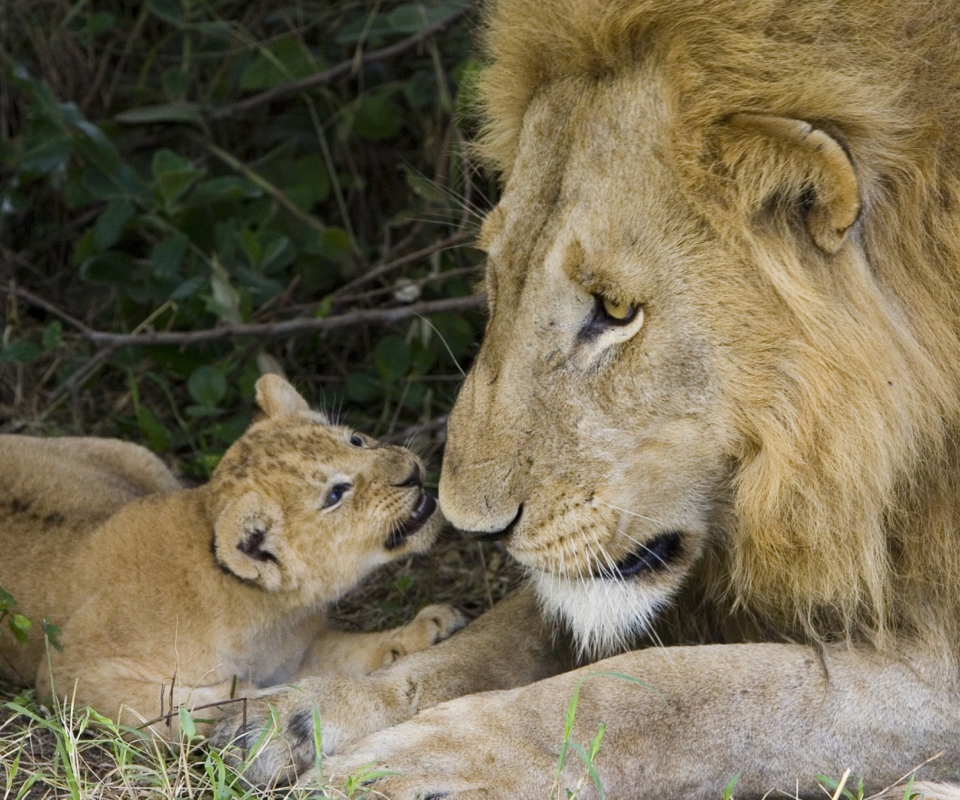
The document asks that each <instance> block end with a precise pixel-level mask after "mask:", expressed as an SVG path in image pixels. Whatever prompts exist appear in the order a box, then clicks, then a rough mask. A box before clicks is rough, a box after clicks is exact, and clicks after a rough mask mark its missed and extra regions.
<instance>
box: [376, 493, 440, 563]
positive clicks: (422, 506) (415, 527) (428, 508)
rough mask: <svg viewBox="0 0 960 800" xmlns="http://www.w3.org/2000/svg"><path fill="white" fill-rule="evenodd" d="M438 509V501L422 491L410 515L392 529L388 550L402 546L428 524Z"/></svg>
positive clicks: (388, 540) (388, 538) (388, 539)
mask: <svg viewBox="0 0 960 800" xmlns="http://www.w3.org/2000/svg"><path fill="white" fill-rule="evenodd" d="M436 510H437V501H436V500H434V499H433V498H432V497H431V496H430V495H428V494H427V493H426V492H421V494H420V499H419V500H417V504H416V505H415V506H414V507H413V511H412V512H411V514H410V516H409V517H407V519H405V520H404V521H403V522H400V523H398V524H397V525H396V526H394V528H393V530H392V531H390V535H389V536H388V537H387V550H395V549H396V548H398V547H400V545H402V544H403V543H404V542H405V541H407V539H409V538H410V537H411V536H413V535H414V534H415V533H416V532H417V531H419V530H420V529H421V528H422V527H423V526H424V525H426V524H427V521H428V520H429V519H430V517H432V516H433V512H434V511H436Z"/></svg>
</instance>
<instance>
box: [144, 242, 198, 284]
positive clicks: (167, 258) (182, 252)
mask: <svg viewBox="0 0 960 800" xmlns="http://www.w3.org/2000/svg"><path fill="white" fill-rule="evenodd" d="M189 248H190V240H189V239H187V237H186V236H184V235H183V234H182V233H180V232H177V233H174V234H172V235H170V236H168V237H167V238H166V239H164V240H163V241H161V242H157V244H155V245H154V247H153V251H152V252H151V253H150V264H151V265H152V266H153V273H154V275H156V276H157V277H159V278H171V277H173V276H174V275H176V274H177V270H178V269H179V268H180V265H181V264H182V263H183V259H184V257H185V256H186V255H187V250H188V249H189Z"/></svg>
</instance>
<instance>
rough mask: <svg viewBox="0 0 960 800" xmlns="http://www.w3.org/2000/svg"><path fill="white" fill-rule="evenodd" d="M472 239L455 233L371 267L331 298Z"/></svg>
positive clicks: (334, 293)
mask: <svg viewBox="0 0 960 800" xmlns="http://www.w3.org/2000/svg"><path fill="white" fill-rule="evenodd" d="M474 238H475V234H474V233H472V232H468V231H461V232H460V233H455V234H453V235H452V236H448V237H447V238H446V239H441V240H440V241H439V242H434V243H433V244H431V245H427V246H426V247H423V248H421V249H420V250H416V251H415V252H413V253H407V255H405V256H400V258H397V259H394V260H393V261H390V262H388V263H386V264H380V265H379V266H376V267H373V269H370V270H368V271H367V272H364V273H363V274H362V275H360V276H358V277H356V278H354V279H353V280H352V281H350V282H349V283H345V284H343V286H341V287H340V288H339V289H337V290H336V291H334V292H333V293H332V295H331V296H332V297H333V298H334V299H336V298H339V297H341V296H342V295H343V294H345V293H346V292H348V291H350V290H351V289H353V288H355V287H357V286H360V285H361V284H364V283H367V282H368V281H371V280H373V279H374V278H377V277H379V276H380V275H383V274H384V273H387V272H391V271H392V270H395V269H399V268H400V267H403V266H406V265H407V264H412V263H413V262H414V261H420V260H421V259H423V258H426V257H427V256H429V255H432V254H433V253H436V252H437V251H438V250H447V249H449V248H451V247H456V246H457V245H461V244H463V243H464V242H469V241H472V240H473V239H474Z"/></svg>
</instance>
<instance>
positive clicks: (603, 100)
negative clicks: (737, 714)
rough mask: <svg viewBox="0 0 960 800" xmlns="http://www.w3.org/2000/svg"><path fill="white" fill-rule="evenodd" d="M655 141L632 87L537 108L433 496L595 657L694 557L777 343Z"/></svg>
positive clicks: (639, 93)
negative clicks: (743, 385) (480, 334)
mask: <svg viewBox="0 0 960 800" xmlns="http://www.w3.org/2000/svg"><path fill="white" fill-rule="evenodd" d="M626 96H629V102H624V98H625V97H626ZM572 98H577V99H576V100H573V99H572ZM666 136H667V125H666V121H665V111H664V109H663V108H662V105H661V103H660V102H659V100H658V96H657V94H656V92H655V90H654V89H652V88H649V89H642V88H641V84H640V83H639V82H633V83H631V84H629V85H625V84H624V82H619V83H615V84H614V85H612V86H608V87H607V88H602V87H601V88H595V89H592V90H588V89H586V88H583V89H582V90H581V89H580V88H579V87H573V88H571V87H560V88H558V89H557V90H556V91H554V92H552V93H551V92H544V93H542V94H541V95H540V97H539V98H538V99H537V100H535V101H534V103H533V104H532V105H531V107H530V109H529V110H528V112H527V114H526V116H525V118H524V127H523V131H522V134H521V139H520V150H519V156H518V158H517V160H516V163H515V165H514V167H513V170H512V172H511V175H510V179H509V181H508V183H507V185H506V187H505V192H504V195H503V199H502V202H501V203H500V205H499V206H498V207H497V208H496V209H495V210H494V211H493V212H492V213H491V214H490V216H489V217H488V219H487V221H486V223H485V225H484V228H483V231H482V233H481V237H480V239H481V245H482V246H483V247H484V248H485V249H486V250H487V252H488V255H489V258H488V263H487V274H486V289H487V294H488V298H489V306H490V314H491V316H490V321H489V325H488V328H487V332H486V337H485V340H484V342H483V346H482V349H481V351H480V353H479V356H478V359H477V361H476V363H475V365H474V367H473V370H472V372H471V373H470V375H469V376H468V378H467V381H466V383H465V385H464V387H463V389H462V391H461V393H460V396H459V399H458V401H457V405H456V408H455V409H454V412H453V413H452V415H451V418H450V423H449V442H448V445H447V451H446V456H445V461H444V468H443V475H442V479H441V483H440V498H441V505H442V507H443V509H444V513H445V514H446V516H447V517H448V519H450V521H451V522H452V523H453V524H454V525H456V526H457V527H458V528H461V529H464V530H467V531H477V532H493V531H501V530H503V529H507V528H508V527H509V528H510V532H509V538H508V539H507V548H508V549H509V551H510V552H511V553H512V554H513V555H514V556H515V557H516V558H517V559H518V560H519V561H520V562H521V563H522V564H524V565H526V566H527V567H529V569H530V572H531V575H532V578H533V580H534V582H535V584H536V586H537V587H538V590H539V593H540V597H541V600H542V603H543V605H544V607H545V608H546V610H547V611H548V612H550V613H552V614H554V615H557V616H560V617H562V618H564V619H565V620H566V621H567V622H568V623H569V624H570V626H571V628H572V629H573V631H574V633H575V634H577V635H578V636H579V639H580V641H581V644H582V646H583V647H584V649H585V650H588V651H593V652H603V651H609V650H611V649H614V648H616V647H618V646H620V645H622V644H623V643H624V640H625V639H626V638H627V637H628V636H629V635H631V634H634V633H637V632H639V630H641V629H642V628H643V626H644V625H645V624H646V623H647V622H649V620H650V618H651V617H652V616H653V615H654V614H655V613H656V611H657V610H658V608H660V607H661V606H662V605H663V604H664V603H666V602H668V600H669V598H670V597H671V595H672V594H673V593H674V592H675V591H676V590H677V588H678V586H679V585H680V583H681V582H682V581H683V579H684V576H685V575H686V574H687V573H688V571H689V569H690V567H691V565H692V564H693V563H694V562H695V561H696V560H697V558H698V556H699V555H700V553H701V552H702V550H703V548H704V546H705V542H706V539H707V537H708V535H709V534H710V533H711V528H712V526H715V525H716V520H718V519H719V518H720V515H721V514H722V513H724V512H725V509H726V508H727V506H728V504H729V497H728V494H729V486H728V479H729V478H730V475H731V466H730V465H731V462H732V460H733V459H734V458H735V457H736V455H737V451H738V448H739V447H740V446H741V443H740V440H739V437H738V434H737V431H738V427H739V426H738V419H737V413H738V412H737V408H736V396H735V392H733V391H731V385H732V384H733V383H735V382H738V381H745V380H746V381H749V380H750V379H751V376H750V372H749V371H750V365H751V364H753V365H754V366H757V365H760V364H761V361H762V358H763V352H762V351H763V349H764V348H769V347H771V346H776V342H773V343H771V342H770V341H769V338H766V339H759V340H753V341H750V338H751V336H752V334H751V329H755V328H756V327H757V326H758V325H760V326H765V329H766V331H767V334H768V337H769V333H770V332H771V331H773V330H775V329H776V327H775V323H774V322H773V321H771V320H770V319H764V320H762V321H759V320H758V318H763V317H765V315H766V314H767V311H766V310H765V308H764V306H765V305H766V304H768V301H766V300H765V299H764V298H763V296H762V295H763V291H762V290H761V289H760V288H759V287H757V286H752V285H750V283H749V280H748V278H746V277H744V275H743V274H742V271H741V270H739V269H738V268H737V264H736V262H735V259H733V258H731V256H729V255H728V254H727V253H726V252H725V250H724V247H723V246H722V244H721V243H720V242H719V241H718V240H717V239H716V238H715V237H714V236H713V235H712V234H711V231H710V229H709V228H708V227H707V225H706V224H704V222H703V221H702V220H701V219H700V218H698V217H697V216H696V215H695V214H694V213H693V212H692V211H691V209H690V207H689V206H688V205H687V203H686V202H685V200H684V198H683V196H682V195H681V193H680V191H679V189H678V186H677V182H676V180H675V179H674V177H673V175H672V173H671V171H670V169H669V168H668V166H667V165H666V164H665V163H664V159H663V158H662V157H661V153H662V150H663V149H664V147H665V146H666V141H665V137H666ZM744 365H746V367H744ZM760 368H761V369H762V366H761V367H760Z"/></svg>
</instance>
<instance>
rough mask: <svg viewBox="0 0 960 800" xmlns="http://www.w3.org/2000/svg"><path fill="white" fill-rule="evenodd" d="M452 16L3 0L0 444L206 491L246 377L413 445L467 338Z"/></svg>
mask: <svg viewBox="0 0 960 800" xmlns="http://www.w3.org/2000/svg"><path fill="white" fill-rule="evenodd" d="M475 23H476V20H475V16H473V15H472V11H471V9H470V8H468V7H466V6H465V4H464V2H463V0H416V1H415V2H395V1H394V0H353V1H351V2H339V0H338V1H336V2H333V1H332V0H326V2H324V0H298V1H296V2H293V1H291V2H289V3H286V4H285V3H282V2H281V3H277V2H272V1H270V2H268V0H260V1H259V2H249V0H149V1H148V2H143V3H139V2H138V3H132V2H125V1H124V0H96V2H84V0H73V1H72V2H70V1H69V0H7V2H4V3H2V4H0V302H2V304H3V305H2V312H0V313H2V323H3V331H2V340H0V431H2V432H20V433H34V434H53V433H84V434H88V435H113V436H122V437H124V438H127V439H131V440H134V441H140V442H142V443H144V444H146V445H147V446H149V447H151V448H152V449H154V450H156V451H157V452H160V453H162V454H164V456H165V457H166V458H167V459H168V461H169V462H171V463H172V464H173V465H174V466H175V468H177V469H178V470H180V471H181V472H183V473H185V474H188V475H193V476H195V477H200V478H202V477H204V476H205V475H207V474H209V471H210V470H211V469H212V468H213V466H215V464H216V462H217V460H218V458H219V456H220V454H221V453H222V451H223V449H224V448H225V447H226V446H227V445H228V444H229V443H230V442H231V441H232V440H233V439H235V438H236V436H237V435H239V433H240V432H241V431H242V430H243V427H244V426H245V425H246V423H247V421H248V420H249V416H250V405H251V400H252V387H253V383H254V381H255V380H256V378H257V376H258V375H259V374H260V372H261V371H262V370H264V369H269V368H277V367H279V368H280V369H282V370H283V371H284V372H286V374H287V375H288V377H289V378H290V379H291V380H292V381H293V382H294V383H295V384H296V385H297V386H298V388H300V389H301V391H303V393H304V394H305V395H306V396H307V398H308V399H309V400H310V401H311V402H313V403H317V404H323V405H325V406H326V407H327V408H328V409H330V410H333V411H335V412H337V413H340V414H341V415H342V416H343V417H344V418H345V419H347V420H348V421H349V422H350V423H351V424H354V425H356V426H357V427H359V428H362V429H364V430H366V431H369V432H371V433H373V434H375V435H378V436H386V437H392V438H395V439H398V440H407V439H410V438H411V437H412V439H413V441H414V442H415V445H416V446H418V448H419V449H420V450H421V451H423V450H426V451H429V452H428V455H433V456H434V458H433V467H434V468H437V467H438V466H439V458H437V457H436V456H437V452H438V450H439V448H440V447H441V446H442V439H443V427H444V421H445V415H446V413H447V412H448V411H449V408H450V405H451V404H452V401H453V398H454V396H455V393H456V390H457V387H458V383H459V381H460V380H461V377H462V376H461V371H460V370H461V369H466V368H467V366H468V362H469V360H470V358H471V356H472V354H473V351H474V348H475V343H476V341H477V339H478V338H479V334H480V332H481V331H482V325H483V317H482V315H481V312H480V311H479V308H480V305H481V300H480V298H478V297H477V296H476V295H475V294H474V292H473V289H474V284H475V282H476V279H477V277H478V274H479V273H478V270H477V264H478V262H479V254H478V253H476V252H475V251H474V250H472V249H471V248H470V247H469V242H470V240H471V238H472V236H473V235H474V233H475V226H476V221H477V216H478V213H480V212H482V210H483V209H484V208H485V207H486V205H487V203H488V199H487V198H489V197H490V195H491V193H492V191H493V190H492V187H491V186H490V185H489V184H487V183H485V182H484V181H483V180H482V179H481V178H479V177H478V176H477V175H476V174H475V172H474V171H473V169H472V168H471V166H470V164H469V162H468V160H467V156H466V153H465V145H464V137H465V136H469V127H470V123H469V119H468V117H467V115H465V113H464V111H465V109H466V108H467V107H468V105H469V95H470V79H471V75H472V74H473V73H474V72H475V70H476V66H477V65H476V61H475V57H474V56H473V54H472V53H473V51H472V38H471V34H472V32H473V31H472V28H473V26H474V25H475Z"/></svg>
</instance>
